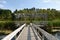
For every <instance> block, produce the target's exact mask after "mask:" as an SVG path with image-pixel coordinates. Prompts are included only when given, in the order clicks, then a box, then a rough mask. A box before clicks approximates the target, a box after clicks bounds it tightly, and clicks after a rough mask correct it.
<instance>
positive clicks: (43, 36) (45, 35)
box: [30, 23, 59, 40]
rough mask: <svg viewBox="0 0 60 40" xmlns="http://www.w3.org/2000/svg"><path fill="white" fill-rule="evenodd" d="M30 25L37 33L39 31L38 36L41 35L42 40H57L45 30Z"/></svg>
mask: <svg viewBox="0 0 60 40" xmlns="http://www.w3.org/2000/svg"><path fill="white" fill-rule="evenodd" d="M30 25H32V27H34V28H35V29H36V30H37V31H39V32H40V33H41V34H40V35H42V40H44V38H46V40H59V39H58V38H56V37H55V36H53V35H52V34H49V33H48V32H46V31H45V30H43V29H41V28H40V27H38V26H36V25H35V24H32V23H30Z"/></svg>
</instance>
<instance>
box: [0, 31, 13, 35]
mask: <svg viewBox="0 0 60 40" xmlns="http://www.w3.org/2000/svg"><path fill="white" fill-rule="evenodd" d="M11 32H12V31H11V30H0V35H7V34H10V33H11Z"/></svg>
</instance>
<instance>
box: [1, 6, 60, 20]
mask: <svg viewBox="0 0 60 40" xmlns="http://www.w3.org/2000/svg"><path fill="white" fill-rule="evenodd" d="M15 14H18V15H19V14H23V15H28V17H27V16H25V17H24V16H23V15H22V17H21V15H20V16H19V17H18V18H19V19H16V15H15ZM29 14H30V15H29ZM37 14H38V15H37ZM39 14H43V15H42V16H44V15H45V16H47V17H46V18H45V19H47V20H54V19H60V11H59V10H56V9H50V8H48V9H36V8H34V7H33V8H31V9H28V8H25V9H22V10H17V9H16V10H15V11H14V12H13V13H12V11H11V10H9V9H0V20H7V19H8V20H30V19H31V20H38V21H39V20H44V17H45V16H44V17H41V16H40V15H39ZM18 15H17V16H18ZM35 16H39V17H35Z"/></svg>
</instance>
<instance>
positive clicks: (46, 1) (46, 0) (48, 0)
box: [43, 0, 51, 3]
mask: <svg viewBox="0 0 60 40" xmlns="http://www.w3.org/2000/svg"><path fill="white" fill-rule="evenodd" d="M50 1H51V0H43V2H44V3H48V2H50Z"/></svg>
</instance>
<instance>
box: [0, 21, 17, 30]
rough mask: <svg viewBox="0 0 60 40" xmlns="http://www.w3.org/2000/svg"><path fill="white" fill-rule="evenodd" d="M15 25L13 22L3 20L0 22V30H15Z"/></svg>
mask: <svg viewBox="0 0 60 40" xmlns="http://www.w3.org/2000/svg"><path fill="white" fill-rule="evenodd" d="M16 28H17V27H16V25H15V23H14V22H4V23H0V29H1V30H4V29H5V30H6V29H7V30H15V29H16Z"/></svg>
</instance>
